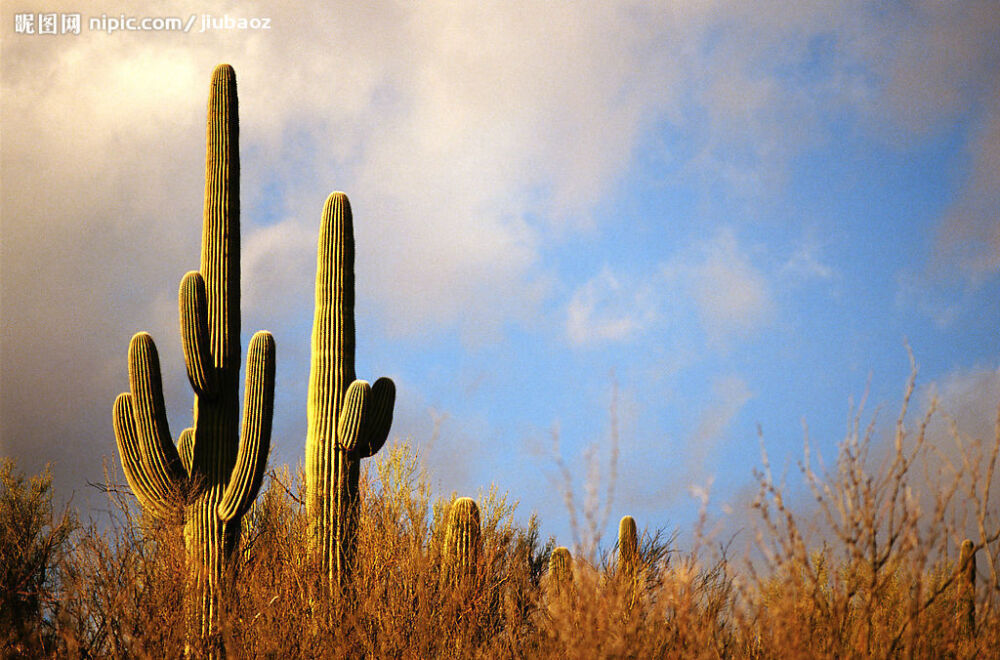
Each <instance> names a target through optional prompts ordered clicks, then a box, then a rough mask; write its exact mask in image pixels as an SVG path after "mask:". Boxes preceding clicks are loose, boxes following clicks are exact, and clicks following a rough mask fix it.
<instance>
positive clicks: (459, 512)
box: [444, 497, 481, 582]
mask: <svg viewBox="0 0 1000 660" xmlns="http://www.w3.org/2000/svg"><path fill="white" fill-rule="evenodd" d="M480 543H481V540H480V530H479V507H478V506H476V502H475V501H474V500H473V499H472V498H470V497H460V498H459V499H457V500H455V502H454V503H453V504H452V505H451V510H450V511H449V512H448V529H447V531H446V532H445V537H444V569H445V575H446V576H447V578H448V579H450V580H451V581H452V582H458V581H460V580H462V579H463V578H465V577H467V576H469V575H472V574H474V573H475V571H476V567H477V565H478V563H479V553H480Z"/></svg>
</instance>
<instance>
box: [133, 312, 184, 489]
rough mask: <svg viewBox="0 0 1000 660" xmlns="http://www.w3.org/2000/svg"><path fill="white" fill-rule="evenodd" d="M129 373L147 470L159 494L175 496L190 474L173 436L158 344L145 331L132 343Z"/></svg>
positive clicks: (151, 483)
mask: <svg viewBox="0 0 1000 660" xmlns="http://www.w3.org/2000/svg"><path fill="white" fill-rule="evenodd" d="M128 377H129V386H130V388H131V390H132V412H133V413H134V417H135V428H136V431H137V434H136V435H137V436H138V439H139V450H140V456H141V459H142V464H143V467H144V471H145V473H146V476H147V477H148V482H149V484H150V485H151V486H152V489H153V492H154V493H155V494H156V497H157V498H159V499H161V500H164V501H169V500H172V499H173V498H174V497H175V496H176V492H177V491H178V490H179V489H180V488H181V486H182V484H184V482H185V481H186V476H187V475H185V473H184V468H183V466H182V465H181V460H180V456H179V455H178V454H177V447H175V446H174V443H173V440H172V439H171V437H170V427H169V426H168V424H167V411H166V406H165V405H164V403H163V386H162V385H161V381H160V358H159V356H158V354H157V352H156V344H155V343H154V342H153V338H152V337H151V336H150V335H149V334H148V333H146V332H140V333H137V334H136V335H135V336H133V337H132V341H131V342H130V343H129V348H128Z"/></svg>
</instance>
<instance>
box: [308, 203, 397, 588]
mask: <svg viewBox="0 0 1000 660" xmlns="http://www.w3.org/2000/svg"><path fill="white" fill-rule="evenodd" d="M354 378H355V373H354V228H353V221H352V217H351V205H350V202H348V199H347V196H346V195H344V194H343V193H338V192H335V193H333V194H331V195H330V196H329V197H328V198H327V200H326V205H325V206H324V208H323V219H322V224H321V226H320V234H319V250H318V256H317V267H316V315H315V319H314V321H313V331H312V365H311V368H310V372H309V406H308V436H307V438H306V508H307V512H308V515H309V518H310V525H311V538H312V543H313V551H314V552H315V553H316V554H317V555H318V561H319V563H320V565H321V566H322V570H323V574H324V576H325V577H326V580H327V581H328V583H329V584H330V585H331V586H332V585H334V584H336V585H340V586H343V585H344V584H345V582H346V579H347V575H348V573H349V571H350V568H351V563H352V561H353V554H354V547H355V543H356V525H357V512H358V504H359V503H358V478H359V469H360V461H361V459H363V458H368V457H370V456H372V455H374V454H375V453H376V452H377V451H378V450H379V449H381V448H382V445H383V444H385V440H386V438H387V437H388V435H389V427H390V425H391V424H392V409H393V404H394V402H395V398H396V388H395V385H394V384H393V382H392V381H391V380H389V379H388V378H379V379H378V380H377V381H375V384H374V385H371V386H369V384H368V383H367V382H365V381H363V380H355V379H354Z"/></svg>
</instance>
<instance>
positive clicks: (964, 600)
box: [958, 539, 976, 637]
mask: <svg viewBox="0 0 1000 660" xmlns="http://www.w3.org/2000/svg"><path fill="white" fill-rule="evenodd" d="M958 626H959V629H960V630H961V632H962V634H963V635H965V636H966V637H971V636H972V635H973V634H975V630H976V546H975V545H974V544H973V543H972V541H971V540H969V539H965V540H964V541H962V550H961V552H960V554H959V557H958Z"/></svg>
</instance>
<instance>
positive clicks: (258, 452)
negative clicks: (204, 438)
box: [217, 331, 275, 522]
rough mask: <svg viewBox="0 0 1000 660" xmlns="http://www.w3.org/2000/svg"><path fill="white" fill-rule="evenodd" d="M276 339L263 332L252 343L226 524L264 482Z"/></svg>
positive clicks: (223, 507)
mask: <svg viewBox="0 0 1000 660" xmlns="http://www.w3.org/2000/svg"><path fill="white" fill-rule="evenodd" d="M274 355H275V348H274V337H272V336H271V333H270V332H265V331H261V332H258V333H256V334H255V335H254V336H253V339H251V340H250V350H249V351H248V352H247V377H246V387H245V388H244V389H245V391H244V401H243V433H242V438H241V440H240V448H239V452H238V454H237V457H236V466H235V467H234V468H233V473H232V476H231V478H230V479H229V484H228V486H226V490H225V493H224V494H223V496H222V501H221V502H219V506H218V510H217V513H218V515H219V518H220V519H221V520H222V521H223V522H229V521H230V520H232V519H233V518H237V517H239V516H242V515H243V514H244V513H246V511H247V510H248V509H249V508H250V505H251V504H253V501H254V499H255V498H256V496H257V491H258V490H259V489H260V484H261V481H262V480H263V479H264V468H265V467H266V465H267V453H268V450H269V449H270V446H271V419H272V414H273V412H274V361H275V359H274Z"/></svg>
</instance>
